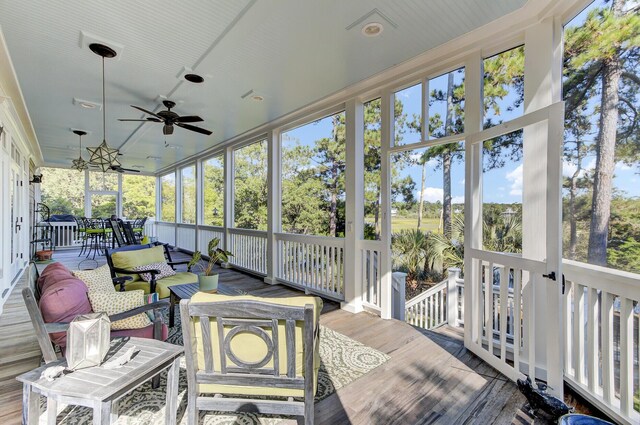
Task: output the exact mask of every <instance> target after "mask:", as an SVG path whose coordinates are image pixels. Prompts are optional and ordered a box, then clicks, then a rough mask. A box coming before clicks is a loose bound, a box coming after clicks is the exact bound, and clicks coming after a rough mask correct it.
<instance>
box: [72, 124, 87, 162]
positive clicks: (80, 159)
mask: <svg viewBox="0 0 640 425" xmlns="http://www.w3.org/2000/svg"><path fill="white" fill-rule="evenodd" d="M73 133H74V134H77V135H78V136H79V138H80V155H79V156H78V159H74V160H73V162H72V164H73V165H72V166H71V168H73V169H74V170H78V171H80V172H82V171H84V170H86V169H87V168H89V165H88V163H87V161H85V160H84V159H83V158H82V136H84V135H85V134H87V132H86V131H82V130H73Z"/></svg>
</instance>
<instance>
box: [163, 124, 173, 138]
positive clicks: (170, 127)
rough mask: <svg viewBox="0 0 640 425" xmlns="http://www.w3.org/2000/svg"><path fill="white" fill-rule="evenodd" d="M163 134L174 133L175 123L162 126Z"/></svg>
mask: <svg viewBox="0 0 640 425" xmlns="http://www.w3.org/2000/svg"><path fill="white" fill-rule="evenodd" d="M162 134H164V135H165V136H169V135H171V134H173V125H170V124H165V125H164V127H162Z"/></svg>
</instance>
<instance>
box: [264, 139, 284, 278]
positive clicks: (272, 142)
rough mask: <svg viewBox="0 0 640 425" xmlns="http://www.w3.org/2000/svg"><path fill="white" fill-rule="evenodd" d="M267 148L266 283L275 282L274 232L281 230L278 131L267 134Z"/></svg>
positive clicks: (276, 252) (280, 163)
mask: <svg viewBox="0 0 640 425" xmlns="http://www.w3.org/2000/svg"><path fill="white" fill-rule="evenodd" d="M267 149H268V153H267V154H268V159H267V162H268V164H269V170H268V172H267V276H266V277H265V278H264V281H265V282H266V283H270V284H272V285H273V284H275V283H277V281H276V270H277V267H278V261H279V253H278V243H277V241H276V238H275V233H279V232H281V231H282V221H281V218H282V212H281V208H282V190H281V181H280V176H281V174H282V173H281V169H282V157H281V155H280V152H281V145H280V133H279V132H277V131H271V132H269V133H268V134H267Z"/></svg>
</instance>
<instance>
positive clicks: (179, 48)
mask: <svg viewBox="0 0 640 425" xmlns="http://www.w3.org/2000/svg"><path fill="white" fill-rule="evenodd" d="M524 3H525V0H456V1H451V0H349V1H345V0H323V1H311V0H259V1H257V0H233V1H229V0H215V1H213V0H185V1H179V2H178V1H168V0H159V1H150V0H148V1H128V0H111V1H106V0H64V1H63V0H56V1H54V0H26V1H12V0H0V30H2V32H3V33H4V36H5V38H6V41H7V44H8V47H9V52H10V55H11V58H12V61H13V64H14V67H15V69H16V73H17V75H18V79H19V82H20V85H21V88H22V91H23V94H24V97H25V99H26V103H27V108H28V110H29V113H30V116H31V119H32V121H33V124H34V127H35V130H36V134H37V137H38V141H39V143H40V146H41V148H42V151H43V154H44V158H45V161H46V163H47V165H52V166H63V167H68V166H70V164H71V159H73V158H76V157H77V156H78V144H77V137H76V136H75V135H73V134H72V133H71V130H70V128H78V129H84V130H86V131H89V132H90V134H89V135H88V136H86V137H85V138H84V142H85V144H86V145H90V146H96V145H98V144H99V143H100V142H101V140H102V121H101V120H102V115H101V112H100V110H99V109H98V108H96V109H84V108H80V107H79V106H77V105H74V104H73V102H72V100H73V98H80V99H84V100H89V101H93V102H97V103H101V65H100V58H99V57H98V56H96V55H95V54H93V53H92V52H91V51H90V50H89V49H88V48H86V47H83V46H82V45H81V32H85V33H88V34H90V35H92V36H95V37H97V38H99V39H101V40H103V41H104V42H106V44H111V45H120V46H122V47H123V49H122V52H121V54H120V55H119V56H118V57H117V58H115V59H107V60H106V81H107V86H106V91H107V102H106V106H107V108H106V112H107V142H108V143H109V145H111V146H114V147H119V148H121V150H122V152H124V154H125V155H124V156H123V157H121V158H122V162H123V165H124V166H132V165H141V166H143V167H144V168H143V169H142V170H143V171H145V172H154V171H156V170H158V169H160V168H163V167H166V166H168V165H170V164H172V163H175V162H176V161H179V160H181V159H183V158H185V157H187V156H190V155H193V154H195V153H197V152H200V151H202V150H204V149H207V148H210V147H212V146H214V145H215V144H217V143H220V142H222V141H224V140H227V139H229V138H231V137H233V136H235V135H238V134H241V133H243V132H246V131H248V130H250V129H252V128H255V127H257V126H259V125H261V124H264V123H265V122H269V121H271V120H273V119H275V118H278V117H280V116H282V115H284V114H286V113H289V112H291V111H293V110H296V109H298V108H300V107H302V106H304V105H307V104H309V103H312V102H314V101H316V100H318V99H321V98H323V97H325V96H327V95H330V94H332V93H335V92H336V91H338V90H341V89H343V88H345V87H348V86H349V85H351V84H354V83H356V82H358V81H361V80H363V79H366V78H368V77H370V76H372V75H374V74H377V73H379V72H381V71H383V70H385V69H387V68H389V67H392V66H394V65H396V64H398V63H401V62H404V61H406V60H408V59H410V58H412V57H414V56H416V55H418V54H420V53H422V52H425V51H427V50H429V49H431V48H433V47H436V46H438V45H440V44H442V43H444V42H447V41H449V40H451V39H453V38H455V37H458V36H460V35H462V34H464V33H467V32H469V31H471V30H473V29H475V28H477V27H480V26H482V25H484V24H486V23H488V22H490V21H492V20H494V19H496V18H498V17H500V16H502V15H505V14H507V13H509V12H512V11H514V10H516V9H517V8H519V7H521V6H523V5H524ZM367 15H369V16H368V17H367ZM362 18H365V19H362ZM373 21H375V22H381V23H382V24H383V25H384V31H383V33H382V34H381V35H380V36H379V37H375V38H367V37H364V36H363V35H362V34H361V32H360V30H361V27H362V26H363V25H364V24H365V23H367V22H373ZM354 24H355V25H354ZM184 67H188V68H191V69H193V70H194V72H196V73H198V74H200V75H203V76H205V79H206V81H205V82H204V83H203V84H200V85H196V84H192V83H188V82H186V81H184V80H181V79H179V78H178V76H179V75H180V74H181V73H182V71H183V69H184ZM250 90H253V91H254V93H256V94H259V95H261V96H264V99H265V100H264V101H263V102H255V101H251V100H247V99H244V100H243V99H241V96H242V95H243V94H245V93H247V92H248V91H250ZM159 95H162V96H167V97H168V98H170V99H171V100H174V101H176V102H179V103H178V105H177V106H176V108H175V111H176V112H177V113H178V114H180V115H200V116H201V117H202V118H204V122H203V123H198V124H196V125H198V126H202V127H204V128H207V129H209V130H212V131H213V135H211V136H204V135H201V134H197V133H193V132H190V131H186V130H184V129H180V128H176V129H175V132H174V134H173V135H171V136H166V137H165V136H163V134H162V125H161V124H156V123H148V124H143V125H138V124H139V123H127V122H119V121H117V118H142V117H143V114H142V113H140V112H138V111H137V110H135V109H133V108H131V107H130V106H129V105H138V106H141V107H143V108H145V109H149V110H152V111H159V110H162V109H164V108H163V107H161V106H162V105H161V103H160V100H159V98H158V96H159ZM165 140H166V141H167V142H168V143H169V144H171V145H176V146H179V147H180V148H179V149H166V148H165V147H164V142H165ZM83 155H84V156H85V158H86V157H87V152H86V151H85V152H84V154H83ZM148 156H158V157H160V158H161V159H160V160H154V159H148V158H147V157H148Z"/></svg>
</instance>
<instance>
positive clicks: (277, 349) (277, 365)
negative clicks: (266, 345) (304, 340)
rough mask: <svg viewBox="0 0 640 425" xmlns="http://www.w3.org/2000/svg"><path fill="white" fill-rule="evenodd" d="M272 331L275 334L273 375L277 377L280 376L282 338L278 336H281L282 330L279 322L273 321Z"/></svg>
mask: <svg viewBox="0 0 640 425" xmlns="http://www.w3.org/2000/svg"><path fill="white" fill-rule="evenodd" d="M271 329H273V332H272V334H271V339H272V341H273V347H274V351H273V374H274V375H275V376H280V345H279V342H280V338H279V337H278V335H280V329H279V328H278V320H276V319H271ZM294 357H295V356H294Z"/></svg>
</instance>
